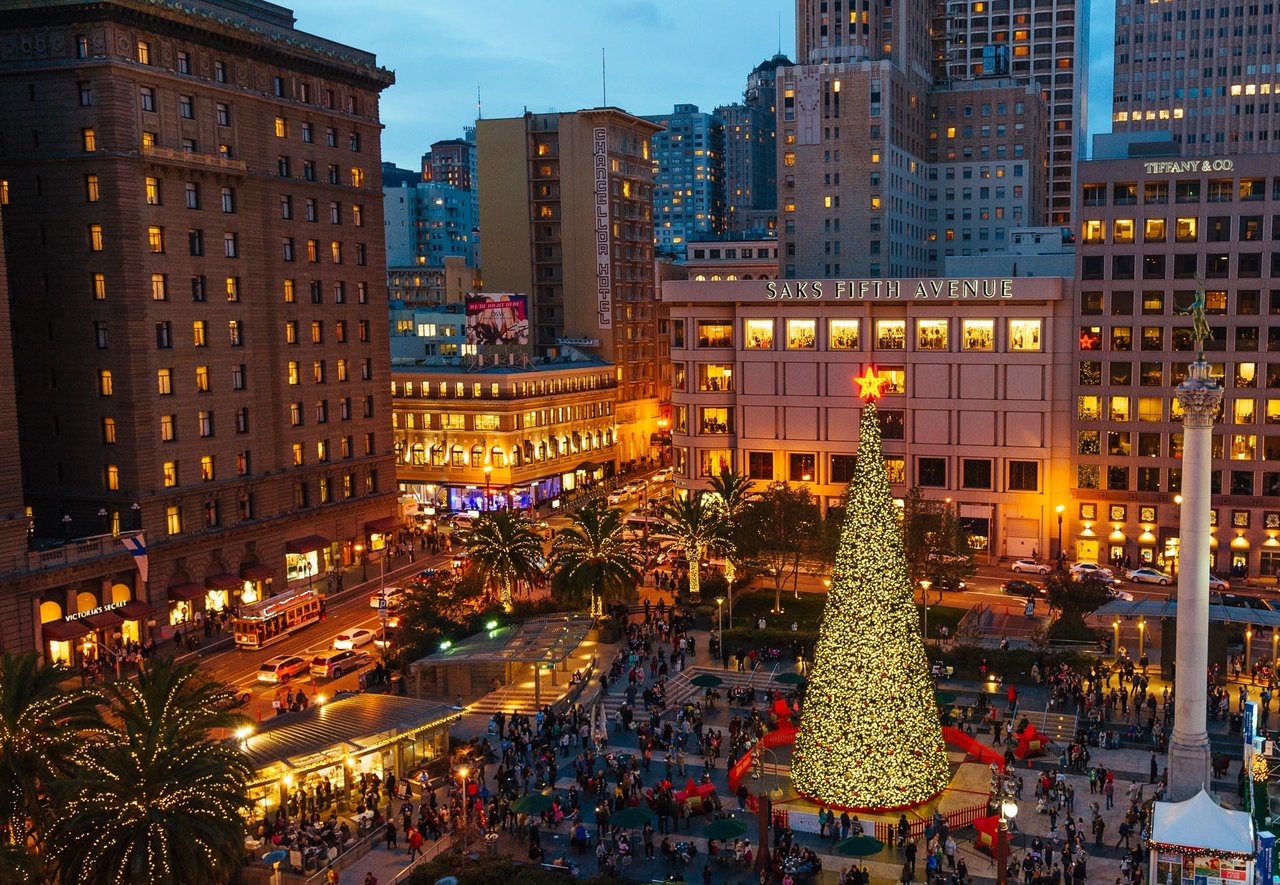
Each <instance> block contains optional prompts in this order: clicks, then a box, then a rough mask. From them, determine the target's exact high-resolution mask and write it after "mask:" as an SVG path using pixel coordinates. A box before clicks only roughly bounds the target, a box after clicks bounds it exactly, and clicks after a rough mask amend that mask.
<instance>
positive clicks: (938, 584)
mask: <svg viewBox="0 0 1280 885" xmlns="http://www.w3.org/2000/svg"><path fill="white" fill-rule="evenodd" d="M965 586H966V584H965V582H964V580H963V579H962V578H936V579H934V581H933V583H932V584H931V585H930V586H929V589H930V590H937V591H938V592H942V591H943V590H950V591H952V592H953V593H959V592H960V591H962V590H964V588H965Z"/></svg>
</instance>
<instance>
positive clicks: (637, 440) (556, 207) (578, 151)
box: [476, 108, 665, 462]
mask: <svg viewBox="0 0 1280 885" xmlns="http://www.w3.org/2000/svg"><path fill="white" fill-rule="evenodd" d="M657 131H658V127H657V126H656V125H655V124H653V123H650V122H649V121H648V120H645V119H643V118H641V117H636V116H633V115H632V114H628V113H626V112H625V111H621V110H619V109H617V108H594V109H590V110H582V111H577V112H574V113H564V114H526V115H524V116H523V117H513V118H509V119H496V120H480V121H479V122H478V124H477V133H476V135H477V137H476V147H477V150H478V152H479V158H480V161H479V174H480V196H481V199H480V229H481V230H482V231H483V236H484V242H485V244H486V246H485V247H484V249H483V251H482V253H481V263H482V265H483V266H484V269H485V271H484V277H485V289H486V290H487V291H490V292H514V293H521V292H523V293H526V294H528V295H529V299H530V312H531V325H532V339H533V345H534V347H535V348H536V349H537V350H538V351H539V352H541V353H543V354H550V353H551V352H553V351H555V350H556V349H557V348H559V347H562V346H566V345H569V346H574V347H578V348H581V349H584V350H587V351H588V352H591V353H593V354H596V355H599V356H600V357H601V358H603V359H605V360H607V361H608V362H611V363H613V364H614V366H615V371H616V373H617V376H618V412H617V415H618V418H617V421H618V425H619V428H618V442H619V445H620V448H619V451H618V454H619V457H620V458H621V460H622V461H623V462H626V461H631V460H635V459H638V458H643V457H649V456H650V455H651V454H655V452H654V449H653V448H652V446H651V437H652V434H654V433H656V431H657V421H658V409H659V402H660V401H664V399H665V398H664V391H663V390H662V384H661V379H660V378H659V374H658V367H657V361H658V353H657V343H656V339H657V334H658V325H659V317H658V304H657V296H656V294H655V291H654V261H653V254H654V249H653V163H652V155H651V150H650V139H651V138H652V137H653V135H654V133H655V132H657Z"/></svg>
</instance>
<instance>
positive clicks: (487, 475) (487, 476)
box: [484, 464, 493, 510]
mask: <svg viewBox="0 0 1280 885" xmlns="http://www.w3.org/2000/svg"><path fill="white" fill-rule="evenodd" d="M492 479H493V465H492V464H486V465H484V509H485V510H492V509H493V499H492V498H490V497H489V482H490V481H491V480H492Z"/></svg>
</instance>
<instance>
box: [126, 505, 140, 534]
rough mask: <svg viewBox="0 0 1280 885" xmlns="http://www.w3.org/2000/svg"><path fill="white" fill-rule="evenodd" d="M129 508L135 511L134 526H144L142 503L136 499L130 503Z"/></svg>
mask: <svg viewBox="0 0 1280 885" xmlns="http://www.w3.org/2000/svg"><path fill="white" fill-rule="evenodd" d="M129 509H130V510H132V511H133V521H134V528H138V529H141V528H142V505H141V504H139V503H138V502H137V501H134V502H133V503H132V504H130V505H129Z"/></svg>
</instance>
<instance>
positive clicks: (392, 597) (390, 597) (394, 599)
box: [369, 569, 435, 608]
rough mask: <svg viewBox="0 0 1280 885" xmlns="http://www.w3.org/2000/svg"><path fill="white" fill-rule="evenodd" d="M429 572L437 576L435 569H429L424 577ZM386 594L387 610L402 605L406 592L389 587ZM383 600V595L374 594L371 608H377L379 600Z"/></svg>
mask: <svg viewBox="0 0 1280 885" xmlns="http://www.w3.org/2000/svg"><path fill="white" fill-rule="evenodd" d="M428 571H429V572H431V573H432V574H435V569H427V570H426V571H424V572H422V575H424V576H425V575H426V574H427V572H428ZM386 592H387V608H395V607H396V606H398V605H400V603H401V602H402V601H403V599H404V590H403V589H401V588H400V587H388V588H387V590H386ZM381 598H382V594H381V593H374V594H372V595H371V596H370V597H369V608H377V607H378V600H379V599H381Z"/></svg>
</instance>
